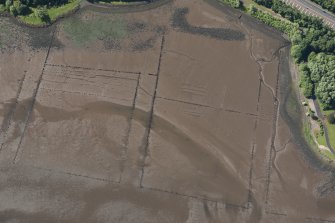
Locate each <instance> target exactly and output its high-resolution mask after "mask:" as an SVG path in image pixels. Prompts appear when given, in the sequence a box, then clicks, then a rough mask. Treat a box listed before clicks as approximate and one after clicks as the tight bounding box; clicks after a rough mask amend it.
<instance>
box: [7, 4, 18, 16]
mask: <svg viewBox="0 0 335 223" xmlns="http://www.w3.org/2000/svg"><path fill="white" fill-rule="evenodd" d="M9 12H10V14H12V15H13V16H17V10H16V8H15V6H14V5H11V6H9Z"/></svg>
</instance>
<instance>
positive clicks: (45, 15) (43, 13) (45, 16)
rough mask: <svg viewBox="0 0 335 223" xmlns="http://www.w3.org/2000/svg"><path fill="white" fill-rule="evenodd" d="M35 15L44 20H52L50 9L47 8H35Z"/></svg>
mask: <svg viewBox="0 0 335 223" xmlns="http://www.w3.org/2000/svg"><path fill="white" fill-rule="evenodd" d="M35 16H36V17H37V18H40V19H41V20H42V21H44V22H49V21H50V17H49V14H48V11H47V9H46V8H44V7H43V8H42V7H41V8H37V9H36V10H35Z"/></svg>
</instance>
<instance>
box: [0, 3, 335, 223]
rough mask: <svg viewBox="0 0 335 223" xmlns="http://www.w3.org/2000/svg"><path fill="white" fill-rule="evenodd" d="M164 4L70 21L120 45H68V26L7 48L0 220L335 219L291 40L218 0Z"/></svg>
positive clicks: (0, 94)
mask: <svg viewBox="0 0 335 223" xmlns="http://www.w3.org/2000/svg"><path fill="white" fill-rule="evenodd" d="M162 2H163V1H162ZM164 3H165V2H164ZM167 3H168V4H161V5H159V7H158V5H156V6H157V7H156V6H155V7H154V5H150V6H149V5H148V6H140V8H139V9H138V10H135V9H134V8H127V7H125V8H122V9H117V10H116V9H108V8H97V7H94V6H87V7H85V8H84V10H82V11H80V12H79V13H77V14H76V15H74V16H75V19H78V21H88V20H90V19H94V18H97V17H99V19H101V20H104V19H106V21H113V19H118V20H122V21H123V22H122V23H121V24H122V25H124V27H123V28H124V29H125V30H127V35H125V37H124V38H123V39H122V40H118V41H119V42H118V47H111V46H110V45H108V44H106V40H104V39H102V38H98V39H96V40H94V41H91V42H90V41H88V42H86V43H85V45H76V43H75V42H74V39H75V38H71V36H70V34H69V33H66V31H65V30H64V29H63V22H67V19H65V20H64V21H60V22H59V23H57V24H55V25H54V26H52V27H50V28H49V30H47V31H45V33H40V34H39V32H37V31H36V33H35V34H34V36H33V37H32V36H30V37H29V35H28V36H27V39H26V40H27V41H23V40H21V42H20V47H13V48H6V49H4V50H3V52H2V54H1V57H0V68H1V69H0V74H1V75H0V85H1V88H0V98H1V101H0V102H1V104H0V121H1V132H0V143H1V147H2V149H1V151H0V172H1V174H0V221H1V222H13V221H16V222H34V223H38V222H45V221H48V222H71V223H75V222H81V223H85V222H250V223H256V222H318V221H319V222H322V221H326V222H327V221H328V222H333V221H335V216H334V213H335V210H334V203H335V198H334V193H333V191H334V186H333V185H334V177H333V175H332V174H331V169H330V168H328V167H327V166H326V165H324V164H322V163H321V162H319V161H318V160H317V159H316V158H315V156H313V154H309V151H310V150H308V149H309V148H308V147H307V146H308V145H307V144H306V143H305V141H304V139H303V137H302V134H301V124H299V123H301V121H300V113H301V112H300V111H299V110H298V109H299V106H296V107H295V108H290V107H288V104H289V103H288V100H291V101H293V102H296V99H294V98H293V100H292V97H293V96H294V95H293V94H292V91H291V87H290V85H291V82H290V78H291V77H290V70H289V65H288V61H289V45H288V42H287V41H286V40H285V39H284V38H283V37H282V36H281V35H280V33H278V32H276V31H274V30H273V29H271V28H269V27H266V26H264V25H262V24H260V23H258V22H257V21H255V20H254V19H253V18H250V17H249V16H247V15H244V14H242V13H241V12H239V11H237V10H234V9H230V8H228V7H226V6H224V5H221V4H219V3H217V2H216V1H214V0H206V1H201V0H183V1H167ZM146 9H147V10H149V11H147V10H146ZM185 9H187V12H188V13H183V14H182V15H181V14H179V17H178V13H180V12H185ZM183 10H184V11H183ZM110 12H122V13H117V16H116V15H111V14H110ZM176 13H177V14H176ZM176 15H177V16H176ZM180 16H182V18H181V17H180ZM69 19H70V18H69ZM7 22H8V21H7ZM176 22H177V23H176ZM178 22H181V23H178ZM73 25H75V23H73ZM12 27H13V28H15V27H16V25H15V24H14V25H13V24H12ZM21 28H22V27H21ZM21 28H20V29H21ZM74 28H75V27H74ZM53 30H57V32H55V33H54V34H55V35H54V38H53V39H52V38H51V35H50V34H51V33H52V32H51V31H53ZM27 33H28V34H29V32H27ZM44 37H47V38H46V40H44V42H43V43H41V45H40V46H38V44H37V45H36V46H35V47H34V45H32V44H31V42H29V41H28V40H29V39H30V40H31V39H32V38H33V39H34V40H35V41H37V42H38V40H39V39H42V38H44ZM233 37H234V38H233ZM25 38H26V37H25ZM37 42H35V43H37ZM46 43H48V44H46ZM46 46H49V47H46ZM296 103H297V102H296ZM297 104H298V105H299V103H297ZM13 160H14V161H15V162H14V163H13Z"/></svg>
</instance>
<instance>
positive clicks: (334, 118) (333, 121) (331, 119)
mask: <svg viewBox="0 0 335 223" xmlns="http://www.w3.org/2000/svg"><path fill="white" fill-rule="evenodd" d="M327 120H328V122H329V123H330V124H335V112H332V113H330V114H329V115H327Z"/></svg>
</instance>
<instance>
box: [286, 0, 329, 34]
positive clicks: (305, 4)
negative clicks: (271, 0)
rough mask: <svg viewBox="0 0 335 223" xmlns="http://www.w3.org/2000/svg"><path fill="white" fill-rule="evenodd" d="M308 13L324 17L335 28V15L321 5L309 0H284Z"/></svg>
mask: <svg viewBox="0 0 335 223" xmlns="http://www.w3.org/2000/svg"><path fill="white" fill-rule="evenodd" d="M283 1H284V2H285V3H287V4H289V5H292V6H293V7H295V8H297V9H299V10H300V11H302V12H304V13H305V14H308V15H313V16H317V17H319V18H322V19H323V20H324V21H325V23H326V24H328V25H329V26H330V27H332V28H333V29H335V15H333V14H331V13H330V12H328V11H326V10H324V9H322V8H321V6H319V5H317V4H315V3H313V2H311V1H309V0H283Z"/></svg>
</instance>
